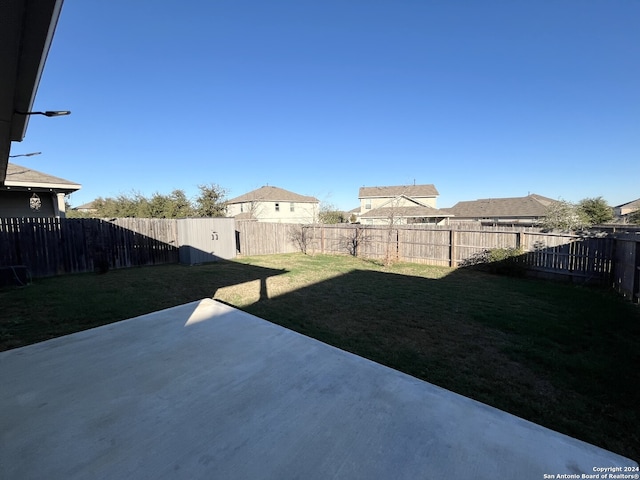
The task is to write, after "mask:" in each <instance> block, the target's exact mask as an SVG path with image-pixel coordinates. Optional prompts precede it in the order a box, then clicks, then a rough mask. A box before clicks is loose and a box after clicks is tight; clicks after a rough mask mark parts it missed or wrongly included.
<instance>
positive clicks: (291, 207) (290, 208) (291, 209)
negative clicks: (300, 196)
mask: <svg viewBox="0 0 640 480" xmlns="http://www.w3.org/2000/svg"><path fill="white" fill-rule="evenodd" d="M289 211H290V212H295V211H296V204H295V203H290V204H289Z"/></svg>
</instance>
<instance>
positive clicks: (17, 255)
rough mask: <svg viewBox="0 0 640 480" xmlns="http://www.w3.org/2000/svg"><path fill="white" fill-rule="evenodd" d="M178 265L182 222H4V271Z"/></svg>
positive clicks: (0, 255)
mask: <svg viewBox="0 0 640 480" xmlns="http://www.w3.org/2000/svg"><path fill="white" fill-rule="evenodd" d="M177 262H178V243H177V226H176V220H168V219H139V218H120V219H114V220H113V221H106V220H100V219H94V218H86V219H75V218H74V219H60V218H0V267H14V266H26V267H27V268H28V269H29V271H30V273H31V275H32V276H33V277H46V276H51V275H60V274H64V273H80V272H87V271H94V270H106V269H107V268H121V267H132V266H141V265H157V264H162V263H177Z"/></svg>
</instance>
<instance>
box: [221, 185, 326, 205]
mask: <svg viewBox="0 0 640 480" xmlns="http://www.w3.org/2000/svg"><path fill="white" fill-rule="evenodd" d="M245 202H301V203H319V202H320V200H318V199H317V198H315V197H310V196H306V195H299V194H297V193H294V192H290V191H289V190H285V189H283V188H278V187H272V186H269V185H267V186H264V187H260V188H258V189H257V190H252V191H251V192H248V193H245V194H244V195H240V196H239V197H236V198H232V199H231V200H227V202H226V203H227V204H230V203H245Z"/></svg>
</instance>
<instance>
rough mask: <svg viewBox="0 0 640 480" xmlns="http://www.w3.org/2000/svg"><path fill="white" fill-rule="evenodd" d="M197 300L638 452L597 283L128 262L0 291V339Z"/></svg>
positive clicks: (620, 319)
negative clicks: (123, 265)
mask: <svg viewBox="0 0 640 480" xmlns="http://www.w3.org/2000/svg"><path fill="white" fill-rule="evenodd" d="M205 297H213V298H216V299H218V300H221V301H223V302H225V303H228V304H230V305H234V306H236V307H238V308H241V309H243V310H245V311H247V312H250V313H252V314H254V315H257V316H259V317H262V318H264V319H267V320H269V321H272V322H274V323H277V324H280V325H283V326H285V327H287V328H291V329H293V330H296V331H298V332H301V333H303V334H305V335H309V336H311V337H314V338H317V339H319V340H321V341H323V342H326V343H329V344H331V345H335V346H337V347H339V348H342V349H344V350H348V351H350V352H354V353H356V354H358V355H361V356H363V357H366V358H369V359H372V360H374V361H376V362H379V363H382V364H385V365H388V366H390V367H393V368H396V369H398V370H401V371H403V372H406V373H408V374H410V375H414V376H416V377H419V378H421V379H424V380H427V381H429V382H431V383H434V384H436V385H439V386H442V387H444V388H447V389H449V390H453V391H455V392H457V393H460V394H463V395H466V396H468V397H471V398H474V399H476V400H479V401H481V402H485V403H488V404H490V405H493V406H495V407H497V408H500V409H502V410H506V411H508V412H511V413H513V414H515V415H518V416H521V417H523V418H526V419H528V420H531V421H533V422H536V423H539V424H541V425H544V426H546V427H549V428H552V429H554V430H557V431H560V432H562V433H566V434H568V435H571V436H573V437H576V438H579V439H581V440H584V441H587V442H589V443H593V444H595V445H598V446H601V447H603V448H606V449H608V450H612V451H614V452H616V453H619V454H622V455H625V456H628V457H631V458H633V459H634V460H636V461H638V460H640V435H639V431H640V429H639V428H638V425H640V368H639V367H640V309H639V308H638V307H637V306H635V305H632V304H630V303H628V302H625V301H624V300H622V299H621V298H619V297H617V296H616V295H615V294H613V293H611V292H608V291H604V290H599V289H593V288H585V287H580V286H574V285H569V284H560V283H553V282H544V281H539V280H531V279H523V278H510V277H501V276H495V275H490V274H486V273H481V272H477V271H470V270H463V269H458V270H453V269H449V268H442V267H430V266H423V265H416V264H395V265H392V266H389V267H384V266H382V265H380V264H378V263H376V262H370V261H365V260H361V259H355V258H352V257H341V256H325V255H317V256H305V255H301V254H291V255H272V256H262V257H252V258H244V259H239V260H238V261H235V262H221V263H217V264H209V265H203V266H196V267H187V266H180V265H167V266H158V267H145V268H132V269H123V270H116V271H110V272H108V273H107V274H104V275H94V274H80V275H68V276H64V277H57V278H49V279H43V280H38V281H35V282H34V283H33V284H32V285H30V286H28V287H25V288H20V289H3V290H0V301H1V302H2V305H3V308H2V310H1V311H0V349H3V350H4V349H8V348H15V347H19V346H23V345H26V344H29V343H33V342H37V341H41V340H45V339H48V338H52V337H56V336H59V335H64V334H67V333H71V332H75V331H78V330H82V329H86V328H92V327H95V326H98V325H103V324H106V323H110V322H114V321H118V320H122V319H125V318H130V317H133V316H137V315H141V314H145V313H148V312H151V311H155V310H159V309H162V308H167V307H171V306H175V305H178V304H182V303H186V302H190V301H193V300H198V299H201V298H205Z"/></svg>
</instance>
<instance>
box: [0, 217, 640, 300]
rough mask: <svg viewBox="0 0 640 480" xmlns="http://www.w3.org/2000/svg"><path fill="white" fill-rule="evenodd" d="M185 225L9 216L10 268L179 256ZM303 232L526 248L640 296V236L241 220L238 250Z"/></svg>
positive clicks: (256, 250) (555, 266) (420, 244)
mask: <svg viewBox="0 0 640 480" xmlns="http://www.w3.org/2000/svg"><path fill="white" fill-rule="evenodd" d="M178 225H179V223H178V221H177V220H172V219H140V218H121V219H113V220H109V221H107V220H99V219H55V218H0V268H3V267H5V268H7V267H9V268H14V267H15V266H20V265H23V266H26V267H27V268H28V269H29V271H30V273H31V275H32V276H33V277H45V276H51V275H60V274H65V273H79V272H87V271H94V270H100V269H106V268H121V267H131V266H141V265H158V264H163V263H178V261H179V236H178V229H179V226H178ZM301 233H304V235H303V238H304V239H305V240H304V241H305V243H306V247H307V251H308V252H309V253H326V254H343V255H354V256H359V257H364V258H370V259H378V260H391V261H396V260H399V261H406V262H415V263H423V264H429V265H440V266H450V267H456V266H458V265H460V264H461V263H462V262H465V261H466V260H467V259H469V258H471V257H473V256H474V255H477V254H479V253H481V252H483V251H485V250H487V249H493V248H516V249H520V250H521V251H522V252H523V254H522V255H520V256H519V257H518V259H517V261H518V262H519V263H521V264H523V265H524V266H526V268H527V270H528V271H532V272H536V273H537V274H539V275H542V276H554V277H557V276H561V277H565V278H568V279H571V280H574V281H580V282H585V283H587V282H588V283H600V284H603V285H609V286H613V287H614V288H616V289H617V290H618V291H619V292H620V293H621V294H623V295H625V296H626V297H628V298H630V299H632V300H633V301H636V302H638V301H639V300H640V235H639V234H627V235H617V234H610V233H602V234H600V235H597V236H578V235H570V234H564V233H549V232H542V231H540V230H537V229H532V228H526V229H525V228H520V229H510V230H509V229H505V228H504V227H498V228H493V227H482V228H473V229H467V230H462V229H459V228H455V229H446V228H424V227H416V226H402V227H393V228H389V227H385V226H380V227H379V226H365V225H307V226H301V225H292V224H276V223H261V222H236V233H235V236H236V239H235V241H236V249H237V252H238V253H239V254H241V255H245V256H249V255H265V254H277V253H291V252H296V251H299V250H300V245H299V240H300V234H301ZM296 237H297V238H298V242H296V241H295V239H294V238H296Z"/></svg>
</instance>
